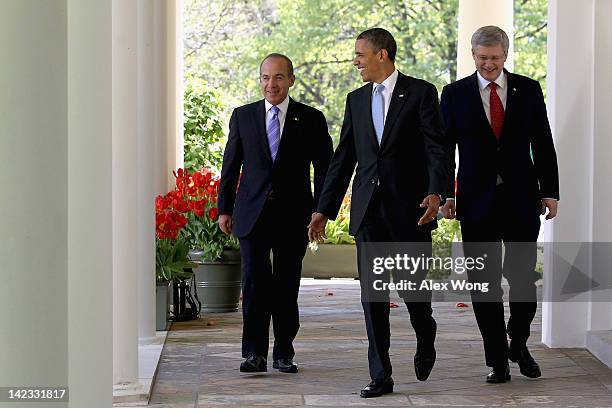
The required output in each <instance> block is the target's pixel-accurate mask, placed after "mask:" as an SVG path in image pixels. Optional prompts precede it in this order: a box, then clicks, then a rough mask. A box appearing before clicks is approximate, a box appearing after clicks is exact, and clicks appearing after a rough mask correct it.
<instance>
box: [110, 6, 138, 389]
mask: <svg viewBox="0 0 612 408" xmlns="http://www.w3.org/2000/svg"><path fill="white" fill-rule="evenodd" d="M112 13H113V14H112V16H113V25H112V27H113V28H112V71H113V82H112V92H113V93H112V115H113V116H112V155H113V156H112V181H113V198H112V208H113V383H114V384H124V385H126V384H129V383H132V382H136V381H137V380H138V299H137V295H136V294H137V293H138V288H137V283H138V280H137V268H138V262H137V260H138V252H137V242H138V241H137V240H138V238H139V237H138V229H137V225H138V208H137V199H138V194H137V188H138V186H137V183H136V180H137V175H138V167H137V164H136V163H137V161H136V160H135V159H136V157H137V149H138V147H137V139H138V136H137V135H138V133H137V132H138V109H137V106H138V105H137V101H138V93H137V85H138V71H137V67H138V64H137V7H136V2H135V1H125V0H113V1H112Z"/></svg>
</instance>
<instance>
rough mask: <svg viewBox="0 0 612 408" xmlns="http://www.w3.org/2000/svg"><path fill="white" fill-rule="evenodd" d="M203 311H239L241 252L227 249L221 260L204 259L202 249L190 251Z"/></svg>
mask: <svg viewBox="0 0 612 408" xmlns="http://www.w3.org/2000/svg"><path fill="white" fill-rule="evenodd" d="M189 257H190V258H191V260H192V261H193V262H196V263H197V264H198V267H197V268H195V269H194V270H193V272H194V274H195V278H196V286H197V290H198V297H199V298H200V301H201V302H202V307H201V309H200V311H201V312H202V313H225V312H237V311H238V306H239V304H240V288H241V280H242V275H241V270H240V252H239V251H225V252H223V257H222V259H221V260H220V261H202V251H199V250H192V251H189Z"/></svg>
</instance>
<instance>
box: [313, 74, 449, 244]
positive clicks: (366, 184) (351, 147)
mask: <svg viewBox="0 0 612 408" xmlns="http://www.w3.org/2000/svg"><path fill="white" fill-rule="evenodd" d="M371 101H372V83H368V84H367V85H364V86H362V87H361V88H359V89H357V90H355V91H353V92H351V93H349V94H348V96H347V98H346V108H345V111H344V122H343V124H342V131H341V134H340V142H339V144H338V147H337V149H336V151H335V153H334V156H333V158H332V161H331V164H330V167H329V170H328V172H327V177H326V179H325V186H324V188H323V193H322V194H321V200H320V201H319V206H318V211H319V212H321V213H323V214H325V215H326V216H327V217H328V218H330V219H335V217H336V216H337V214H338V210H339V208H340V205H341V203H342V198H343V197H344V194H345V192H346V189H347V187H348V185H349V182H350V180H351V176H352V174H353V170H355V165H357V170H356V172H355V178H354V180H353V189H352V196H351V222H350V227H349V230H350V231H349V232H350V233H351V234H352V235H355V234H356V233H357V231H358V230H359V227H360V226H361V223H362V221H363V218H364V215H365V212H366V210H367V208H368V205H369V203H370V199H371V197H372V194H373V192H374V189H375V187H376V186H377V185H378V186H379V189H380V191H381V193H382V195H383V197H386V199H385V200H384V202H383V205H385V206H386V208H387V209H388V213H389V214H394V215H393V216H394V220H391V221H392V222H399V223H406V224H408V225H412V223H414V226H415V228H416V224H417V221H418V219H419V218H420V217H421V216H422V214H423V213H424V209H422V208H420V207H419V204H420V203H421V202H422V201H423V198H425V196H427V195H428V194H431V193H436V194H440V193H443V192H444V190H445V188H446V184H447V170H448V165H447V160H446V155H445V150H444V144H443V142H444V140H443V135H442V125H441V120H440V114H439V106H438V92H437V90H436V88H435V87H434V86H433V85H432V84H430V83H428V82H426V81H423V80H420V79H416V78H412V77H409V76H406V75H403V74H402V73H399V75H398V78H397V83H396V85H395V88H394V90H393V95H392V96H391V103H390V105H389V111H388V113H387V117H386V120H385V127H384V131H383V136H382V140H381V145H380V146H379V145H378V141H377V139H376V133H375V131H374V125H373V122H372V108H371V106H372V102H371ZM427 225H428V228H435V226H436V223H435V222H432V223H429V224H427Z"/></svg>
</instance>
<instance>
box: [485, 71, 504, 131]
mask: <svg viewBox="0 0 612 408" xmlns="http://www.w3.org/2000/svg"><path fill="white" fill-rule="evenodd" d="M489 88H491V96H490V98H489V107H490V109H491V128H492V129H493V133H494V134H495V137H496V138H497V140H499V137H500V136H501V133H502V128H503V127H504V105H502V101H501V99H499V95H498V94H497V91H496V89H497V84H496V83H495V82H490V83H489Z"/></svg>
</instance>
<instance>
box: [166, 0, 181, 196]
mask: <svg viewBox="0 0 612 408" xmlns="http://www.w3.org/2000/svg"><path fill="white" fill-rule="evenodd" d="M182 28H183V1H182V0H175V1H169V2H166V30H167V31H166V33H167V40H166V41H167V43H166V46H167V56H166V64H167V81H168V91H167V92H168V141H169V148H168V150H169V156H168V164H169V165H171V166H173V167H174V168H175V169H176V168H178V167H183V30H182ZM171 182H172V184H174V180H171Z"/></svg>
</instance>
